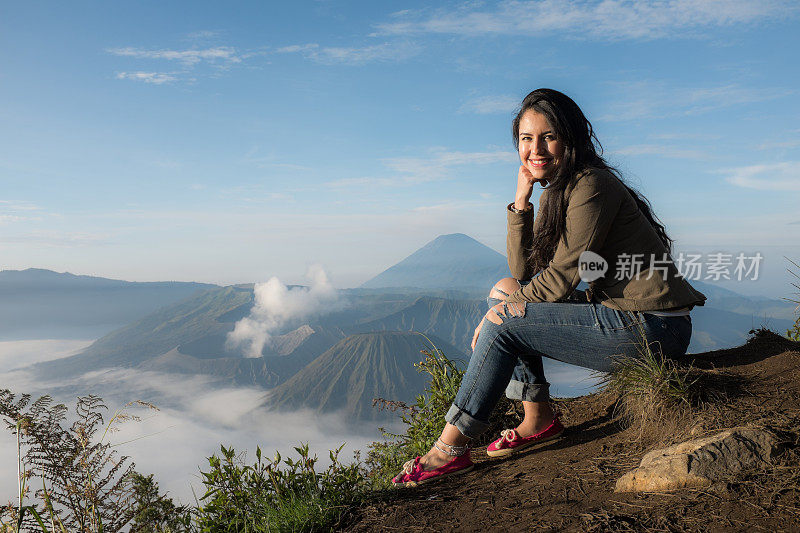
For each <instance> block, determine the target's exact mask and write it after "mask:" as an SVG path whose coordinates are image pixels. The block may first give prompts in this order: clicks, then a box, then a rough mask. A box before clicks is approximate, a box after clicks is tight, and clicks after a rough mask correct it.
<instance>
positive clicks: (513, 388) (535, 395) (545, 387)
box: [506, 379, 550, 402]
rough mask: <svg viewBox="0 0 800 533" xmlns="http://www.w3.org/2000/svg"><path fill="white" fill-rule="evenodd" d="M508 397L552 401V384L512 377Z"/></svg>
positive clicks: (526, 400) (507, 392)
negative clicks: (530, 381) (518, 379)
mask: <svg viewBox="0 0 800 533" xmlns="http://www.w3.org/2000/svg"><path fill="white" fill-rule="evenodd" d="M506 398H508V399H509V400H522V401H524V402H547V401H550V384H549V383H525V382H524V381H517V380H516V379H512V380H511V381H509V382H508V387H506Z"/></svg>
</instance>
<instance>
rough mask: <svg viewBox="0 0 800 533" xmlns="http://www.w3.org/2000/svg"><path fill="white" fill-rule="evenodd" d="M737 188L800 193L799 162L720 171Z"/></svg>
mask: <svg viewBox="0 0 800 533" xmlns="http://www.w3.org/2000/svg"><path fill="white" fill-rule="evenodd" d="M722 172H724V173H726V174H730V175H729V176H728V177H727V178H726V180H727V181H728V183H732V184H733V185H736V186H738V187H744V188H746V189H757V190H762V191H800V161H784V162H782V163H772V164H765V165H752V166H749V167H742V168H734V169H728V170H724V171H722Z"/></svg>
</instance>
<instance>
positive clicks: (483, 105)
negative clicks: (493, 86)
mask: <svg viewBox="0 0 800 533" xmlns="http://www.w3.org/2000/svg"><path fill="white" fill-rule="evenodd" d="M521 102H522V99H521V98H519V97H517V96H509V95H494V96H479V97H476V98H472V99H470V100H467V101H466V102H464V103H463V104H462V105H461V108H460V109H459V111H460V112H461V113H477V114H479V115H492V114H495V113H511V112H513V111H514V110H516V109H517V108H518V107H519V105H520V103H521Z"/></svg>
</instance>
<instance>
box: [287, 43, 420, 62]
mask: <svg viewBox="0 0 800 533" xmlns="http://www.w3.org/2000/svg"><path fill="white" fill-rule="evenodd" d="M421 50H422V49H421V47H419V46H417V45H415V44H413V43H410V42H400V43H390V42H385V43H381V44H373V45H367V46H361V47H358V46H356V47H337V46H321V45H319V44H317V43H307V44H295V45H291V46H284V47H282V48H278V49H277V50H276V52H278V53H281V54H302V55H303V56H304V57H306V58H308V59H310V60H312V61H316V62H317V63H322V64H326V65H333V64H343V65H353V66H359V65H365V64H367V63H377V62H387V61H402V60H405V59H408V58H410V57H413V56H415V55H417V54H419V53H420V52H421Z"/></svg>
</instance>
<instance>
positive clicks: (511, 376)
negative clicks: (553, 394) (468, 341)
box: [445, 291, 692, 438]
mask: <svg viewBox="0 0 800 533" xmlns="http://www.w3.org/2000/svg"><path fill="white" fill-rule="evenodd" d="M500 292H502V291H500ZM501 301H502V300H499V299H496V298H492V297H489V298H487V302H488V303H489V306H490V307H492V306H493V305H495V304H497V303H500V302H501ZM501 319H502V323H501V324H495V323H494V322H491V321H490V320H486V319H484V321H483V326H482V328H481V332H480V334H479V335H478V339H477V342H476V344H475V350H474V351H473V352H472V357H471V358H470V361H469V365H468V367H467V370H466V372H465V374H464V377H463V379H462V380H461V386H460V388H459V389H458V393H457V394H456V398H455V401H454V402H453V405H452V406H451V407H450V410H449V411H448V412H447V415H446V416H445V420H446V421H447V422H449V423H451V424H453V425H454V426H456V427H457V428H458V430H459V431H461V433H462V434H463V435H465V436H467V437H470V438H475V437H477V436H478V435H480V434H481V433H483V432H484V431H485V430H486V428H487V427H488V425H489V424H488V421H489V415H490V414H491V412H492V410H493V409H494V406H495V405H496V404H497V402H498V401H499V400H500V396H501V395H502V394H503V392H505V394H506V396H507V397H508V398H509V399H512V400H524V401H529V402H543V401H547V400H549V399H550V384H549V383H548V382H547V380H546V379H545V376H544V369H543V368H542V357H550V358H551V359H556V360H558V361H563V362H565V363H569V364H573V365H578V366H582V367H586V368H591V369H593V370H597V371H600V372H609V371H610V370H611V364H612V362H613V359H614V357H619V356H621V357H637V356H638V355H639V349H640V348H641V346H642V342H643V339H642V334H644V337H646V339H647V342H648V343H657V344H658V347H660V349H661V350H662V352H663V353H664V355H665V356H667V357H678V356H681V355H684V354H685V353H686V349H687V348H688V346H689V341H690V339H691V336H692V322H691V319H690V318H689V317H688V316H672V317H664V316H656V315H652V314H649V313H640V312H635V313H634V312H627V311H617V310H615V309H611V308H608V307H606V306H604V305H602V304H599V303H547V302H543V303H531V302H529V303H527V304H525V315H524V316H522V317H515V316H512V315H511V313H506V316H501Z"/></svg>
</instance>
